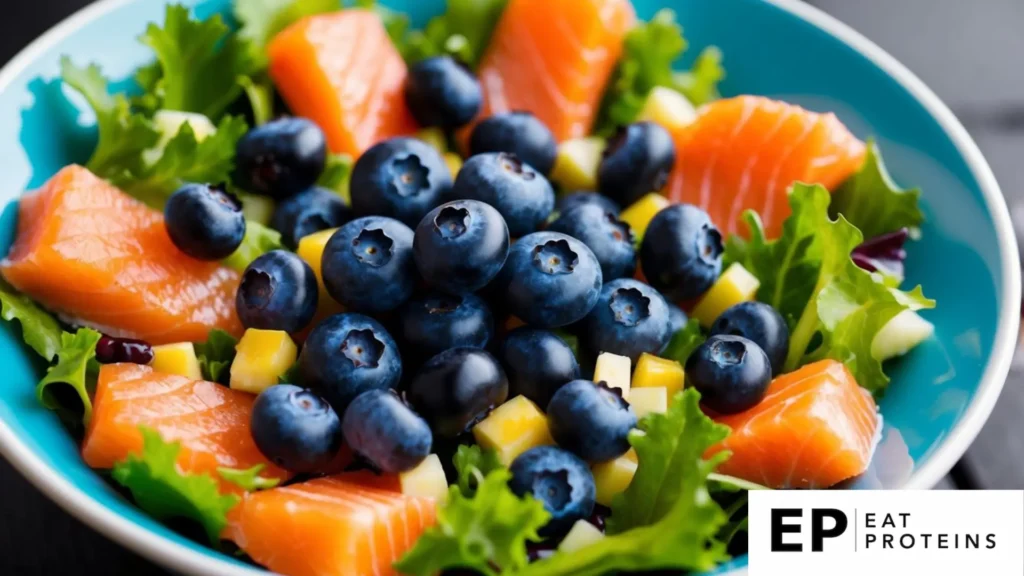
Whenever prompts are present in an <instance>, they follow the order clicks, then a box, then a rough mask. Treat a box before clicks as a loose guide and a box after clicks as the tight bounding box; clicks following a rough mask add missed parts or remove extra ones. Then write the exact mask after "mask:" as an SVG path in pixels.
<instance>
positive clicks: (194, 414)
mask: <svg viewBox="0 0 1024 576" xmlns="http://www.w3.org/2000/svg"><path fill="white" fill-rule="evenodd" d="M255 399H256V397H255V396H253V395H252V394H246V393H245V392H239V391H237V390H232V389H230V388H227V387H225V386H221V385H219V384H214V383H213V382H204V381H202V380H189V379H188V378H185V377H183V376H178V375H175V374H163V373H160V372H155V371H153V369H152V368H150V367H148V366H141V365H138V364H106V365H104V366H103V367H101V368H100V374H99V381H98V383H97V385H96V397H95V399H94V400H93V413H92V419H91V420H89V426H88V428H87V429H86V433H85V441H84V442H83V443H82V457H83V458H84V459H85V462H86V464H88V465H89V466H91V467H93V468H111V467H112V466H113V465H114V463H115V462H118V461H120V460H123V459H124V458H125V457H127V456H128V454H130V453H137V452H139V451H141V450H142V434H141V433H140V432H139V426H146V427H149V428H152V429H154V430H156V431H157V432H159V433H160V436H162V437H163V439H164V440H165V441H167V442H180V443H181V452H180V453H179V455H178V466H179V467H180V468H181V470H182V471H183V472H191V473H207V474H210V475H211V476H213V477H214V478H220V475H219V474H217V467H219V466H223V467H227V468H237V469H248V468H251V467H253V466H255V465H257V464H264V465H266V468H264V469H263V471H261V472H260V475H261V476H263V477H266V478H280V479H282V480H284V479H286V478H288V476H289V475H288V473H287V472H285V471H284V470H282V469H280V468H278V467H277V466H274V465H273V464H271V463H270V462H269V461H268V460H267V459H266V458H264V457H263V455H262V454H261V453H260V451H259V449H258V448H256V443H255V442H253V439H252V435H251V434H250V432H249V416H250V414H251V413H252V403H253V401H254V400H255ZM222 487H227V488H229V489H230V490H231V491H238V490H237V487H235V486H234V485H233V484H229V483H225V482H222Z"/></svg>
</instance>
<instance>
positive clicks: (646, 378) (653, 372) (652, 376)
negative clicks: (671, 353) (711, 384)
mask: <svg viewBox="0 0 1024 576" xmlns="http://www.w3.org/2000/svg"><path fill="white" fill-rule="evenodd" d="M684 380H685V373H684V372H683V365H682V364H680V363H679V362H676V361H675V360H668V359H666V358H659V357H657V356H655V355H654V354H647V353H644V354H641V355H640V359H639V360H637V361H636V370H635V371H634V372H633V389H634V390H635V389H637V388H664V389H665V392H666V395H667V397H668V398H672V397H674V396H675V395H676V393H678V392H681V391H682V390H683V381H684ZM629 400H630V402H632V401H633V398H632V396H631V397H630V399H629Z"/></svg>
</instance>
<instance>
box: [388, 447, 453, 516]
mask: <svg viewBox="0 0 1024 576" xmlns="http://www.w3.org/2000/svg"><path fill="white" fill-rule="evenodd" d="M398 484H399V486H401V489H402V494H406V495H409V496H423V497H427V498H433V499H434V501H435V502H437V504H438V505H440V504H444V503H445V502H447V501H448V480H447V479H446V478H445V476H444V467H442V466H441V459H440V458H438V457H437V454H431V455H430V456H427V457H426V458H424V459H423V462H420V464H419V466H417V467H415V468H413V469H412V470H409V471H408V472H402V473H401V474H399V475H398Z"/></svg>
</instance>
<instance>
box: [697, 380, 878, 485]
mask: <svg viewBox="0 0 1024 576" xmlns="http://www.w3.org/2000/svg"><path fill="white" fill-rule="evenodd" d="M713 417H714V419H715V420H716V421H717V422H720V423H722V424H725V425H727V426H729V427H730V428H731V429H732V434H730V435H729V437H728V438H726V439H725V440H724V441H722V442H721V443H720V444H718V445H717V446H715V447H713V448H712V449H711V450H710V451H709V453H708V455H709V456H710V455H711V454H714V453H716V452H719V451H721V450H729V451H731V452H732V456H731V457H730V458H729V459H728V460H726V461H725V463H724V464H722V465H721V466H720V467H719V471H720V472H722V473H723V474H730V475H732V476H737V477H740V478H743V479H745V480H750V481H751V482H758V483H760V484H763V485H765V486H768V487H770V488H828V487H829V486H832V485H834V484H836V483H837V482H840V481H842V480H846V479H847V478H852V477H854V476H856V475H858V474H861V473H863V472H864V471H865V470H867V467H868V464H869V463H870V461H871V453H872V451H873V450H874V448H875V444H876V443H877V440H878V433H879V429H880V428H881V423H880V420H879V416H878V407H877V406H875V401H874V399H873V398H872V397H871V394H870V393H868V391H867V390H864V389H863V388H861V387H860V386H858V385H857V381H856V380H854V378H853V375H852V374H851V373H850V371H849V370H848V369H847V368H846V366H845V365H843V364H841V363H839V362H836V361H835V360H822V361H820V362H815V363H814V364H808V365H807V366H804V367H803V368H801V369H799V370H797V371H796V372H792V373H790V374H784V375H782V376H779V377H778V378H776V379H775V380H772V383H771V384H770V385H769V386H768V391H767V393H766V395H765V397H764V399H763V400H761V403H760V404H758V405H757V406H755V407H753V408H751V409H750V410H747V411H746V412H741V413H739V414H732V415H729V416H713Z"/></svg>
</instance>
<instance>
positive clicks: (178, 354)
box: [149, 342, 203, 380]
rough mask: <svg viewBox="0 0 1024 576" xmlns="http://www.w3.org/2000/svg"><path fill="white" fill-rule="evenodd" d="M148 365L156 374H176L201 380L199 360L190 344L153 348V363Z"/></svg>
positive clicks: (183, 343)
mask: <svg viewBox="0 0 1024 576" xmlns="http://www.w3.org/2000/svg"><path fill="white" fill-rule="evenodd" d="M149 365H150V366H151V367H152V368H153V370H156V371H157V372H163V373H164V374H177V375H178V376H184V377H185V378H191V379H192V380H202V379H203V371H202V370H200V369H199V358H197V357H196V349H195V347H194V346H192V343H191V342H178V343H177V344H163V345H161V346H153V361H152V362H150V363H149Z"/></svg>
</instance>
